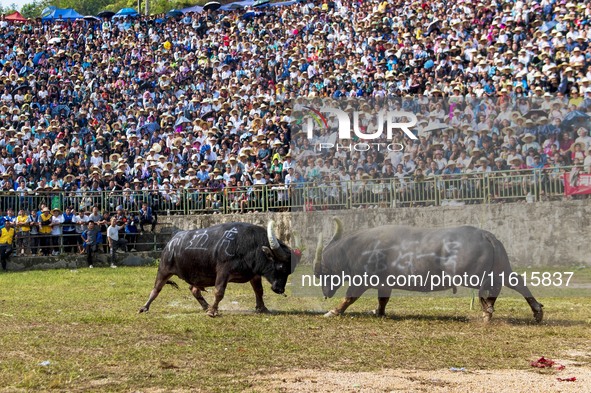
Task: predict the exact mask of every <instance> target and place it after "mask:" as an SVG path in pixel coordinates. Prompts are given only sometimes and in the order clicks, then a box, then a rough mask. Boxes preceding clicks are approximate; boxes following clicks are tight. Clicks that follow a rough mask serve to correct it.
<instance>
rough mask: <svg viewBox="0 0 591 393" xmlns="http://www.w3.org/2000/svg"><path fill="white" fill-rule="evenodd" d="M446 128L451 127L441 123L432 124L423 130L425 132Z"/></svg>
mask: <svg viewBox="0 0 591 393" xmlns="http://www.w3.org/2000/svg"><path fill="white" fill-rule="evenodd" d="M446 128H449V126H448V125H447V124H445V123H441V122H436V123H430V124H428V125H427V127H425V128H423V132H428V131H436V130H444V129H446Z"/></svg>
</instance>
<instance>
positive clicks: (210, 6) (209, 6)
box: [203, 1, 222, 11]
mask: <svg viewBox="0 0 591 393" xmlns="http://www.w3.org/2000/svg"><path fill="white" fill-rule="evenodd" d="M221 6H222V3H220V2H219V1H210V2H209V3H205V5H204V6H203V9H204V10H205V11H209V10H211V11H215V10H217V9H218V8H220V7H221Z"/></svg>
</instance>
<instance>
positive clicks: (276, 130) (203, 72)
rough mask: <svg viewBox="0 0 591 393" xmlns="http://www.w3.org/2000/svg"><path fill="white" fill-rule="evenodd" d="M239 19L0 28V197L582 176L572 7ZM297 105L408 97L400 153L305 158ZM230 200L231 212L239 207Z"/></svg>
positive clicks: (585, 20) (438, 7)
mask: <svg viewBox="0 0 591 393" xmlns="http://www.w3.org/2000/svg"><path fill="white" fill-rule="evenodd" d="M254 11H255V12H253V10H251V9H243V10H235V11H204V12H202V13H189V14H185V15H184V16H183V17H182V18H180V19H174V18H159V17H140V18H136V19H131V18H120V19H103V20H102V21H100V22H92V21H87V20H80V21H77V22H73V23H65V22H64V23H61V22H52V23H42V22H41V21H40V20H35V21H30V22H27V23H24V24H12V23H8V22H6V21H4V20H3V19H1V18H0V37H1V38H2V39H1V40H0V65H1V68H0V173H2V180H1V181H0V189H1V190H2V191H3V193H4V195H6V193H8V192H15V193H16V195H21V196H24V195H33V194H39V193H43V192H46V193H49V192H50V191H51V192H58V193H59V192H62V191H63V192H64V193H70V194H74V195H86V193H88V194H89V195H91V194H92V192H95V191H108V192H116V193H120V194H121V195H124V193H126V192H127V193H132V192H135V193H138V192H142V193H144V194H151V195H152V198H151V199H149V200H150V201H151V203H150V204H151V206H152V207H153V208H154V209H155V210H159V209H160V208H161V207H162V206H164V205H163V204H162V203H161V202H160V201H166V202H167V203H168V202H170V203H171V204H173V205H174V204H175V203H176V202H178V201H180V200H181V199H182V198H181V197H180V195H182V194H184V193H185V192H186V190H188V191H189V192H193V193H195V194H196V195H197V196H196V197H195V198H197V199H198V198H199V196H198V194H199V193H200V192H205V191H219V190H223V189H231V190H240V189H242V188H252V187H256V186H258V185H265V184H267V185H270V186H271V187H273V186H277V187H282V186H283V185H284V184H287V185H290V184H291V183H296V184H297V183H302V182H306V181H319V180H320V179H322V180H326V179H327V178H328V179H331V180H337V179H338V180H340V181H342V180H348V179H353V180H354V179H362V178H394V177H399V178H404V177H412V176H416V175H417V174H419V175H424V176H429V175H440V174H441V175H447V174H451V175H453V174H456V173H458V172H459V173H465V172H469V171H492V170H499V169H502V170H507V169H527V168H542V167H545V166H565V167H566V166H569V165H584V166H585V170H589V167H590V166H591V151H590V148H591V137H590V136H589V135H588V129H589V127H588V126H589V124H588V121H587V115H586V112H587V111H588V109H589V108H591V82H590V80H591V74H590V72H589V62H590V61H591V51H590V48H589V39H591V26H590V24H589V20H590V19H589V18H590V17H591V3H589V2H587V1H583V2H578V3H575V2H567V1H564V0H562V1H547V0H542V1H540V2H538V1H521V0H519V1H514V2H513V1H510V2H502V3H501V2H496V1H486V0H485V1H481V2H474V3H467V2H464V1H463V0H451V1H446V2H411V1H393V2H387V1H383V2H378V1H347V0H345V1H323V2H316V3H313V2H303V3H296V4H293V5H289V6H285V7H277V8H264V9H260V10H258V9H255V10H254ZM302 97H303V98H307V99H310V98H312V99H314V98H330V99H337V100H344V99H347V98H356V99H365V100H368V99H370V100H371V99H382V98H384V97H399V98H400V99H401V100H402V104H403V105H405V104H404V100H407V101H408V100H411V101H412V103H413V104H412V105H411V107H412V108H411V109H412V110H413V112H415V113H417V114H418V118H419V125H418V127H417V128H416V130H414V131H415V132H416V133H417V136H418V138H419V139H418V140H417V141H412V140H409V139H408V138H407V137H406V138H405V137H403V135H402V134H400V135H395V136H394V137H395V142H400V143H403V144H404V145H406V148H405V150H404V151H403V152H401V151H400V152H390V151H388V150H384V149H382V150H381V151H377V150H373V149H372V150H371V151H369V152H363V151H355V150H354V149H351V151H347V150H346V149H342V150H340V151H337V150H332V151H325V152H323V151H317V149H315V143H316V142H317V141H318V139H319V138H317V139H311V140H310V139H308V138H307V137H306V135H305V134H304V133H303V132H300V131H301V130H300V129H299V127H300V126H301V122H302V119H301V118H300V117H298V115H297V109H298V105H299V104H298V99H300V98H302ZM409 97H410V98H409ZM294 108H295V109H296V111H293V110H294ZM294 112H296V113H294ZM365 125H367V124H365ZM329 126H330V125H329ZM329 131H331V129H329ZM235 195H236V199H235V200H232V201H231V202H230V204H231V205H232V206H233V210H235V211H244V208H245V207H248V203H249V202H248V201H247V202H244V200H243V199H241V198H242V197H243V194H240V193H236V194H235ZM252 195H254V194H252ZM261 195H263V194H260V195H259V196H258V197H257V198H261V197H262V196H261ZM264 195H267V194H264ZM279 195H281V194H279ZM154 200H156V203H153V202H154ZM62 201H63V200H62ZM121 201H122V200H118V201H117V202H116V203H113V204H112V205H113V206H111V210H115V209H114V207H115V206H117V205H119V203H120V202H121ZM204 203H207V205H208V206H210V207H211V206H213V207H215V205H216V203H219V201H216V200H215V199H213V200H212V199H210V200H205V202H204ZM140 204H141V203H137V202H136V204H134V205H133V206H131V205H130V206H125V207H126V208H130V210H135V211H137V210H138V209H139V205H140ZM92 205H93V204H92V203H88V204H85V205H83V206H75V208H76V209H78V210H85V209H86V210H88V209H90V208H91V207H92ZM2 207H3V210H6V209H7V208H8V207H10V206H6V205H3V206H2ZM33 207H34V208H37V207H38V206H29V208H33ZM50 207H51V208H53V207H60V208H62V209H63V208H64V207H65V205H64V204H62V205H61V206H52V205H50Z"/></svg>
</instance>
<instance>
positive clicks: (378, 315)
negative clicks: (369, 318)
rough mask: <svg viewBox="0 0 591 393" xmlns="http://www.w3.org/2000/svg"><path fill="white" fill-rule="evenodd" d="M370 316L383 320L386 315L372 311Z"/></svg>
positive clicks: (378, 311)
mask: <svg viewBox="0 0 591 393" xmlns="http://www.w3.org/2000/svg"><path fill="white" fill-rule="evenodd" d="M371 315H373V316H375V317H378V318H383V317H385V316H386V313H383V312H380V310H372V311H371Z"/></svg>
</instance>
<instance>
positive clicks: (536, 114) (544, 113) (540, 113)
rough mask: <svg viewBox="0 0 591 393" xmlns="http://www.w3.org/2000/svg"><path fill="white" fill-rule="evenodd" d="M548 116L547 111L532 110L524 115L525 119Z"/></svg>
mask: <svg viewBox="0 0 591 393" xmlns="http://www.w3.org/2000/svg"><path fill="white" fill-rule="evenodd" d="M547 115H548V111H547V110H542V109H532V110H530V111H529V112H527V113H526V114H525V117H527V118H528V119H531V118H534V117H542V116H547Z"/></svg>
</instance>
